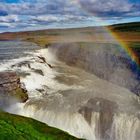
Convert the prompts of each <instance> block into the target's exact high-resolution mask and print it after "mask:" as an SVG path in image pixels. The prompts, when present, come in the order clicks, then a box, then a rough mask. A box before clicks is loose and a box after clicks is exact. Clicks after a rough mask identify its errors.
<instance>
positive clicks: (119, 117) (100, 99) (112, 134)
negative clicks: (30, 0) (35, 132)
mask: <svg viewBox="0 0 140 140" xmlns="http://www.w3.org/2000/svg"><path fill="white" fill-rule="evenodd" d="M59 49H61V47H60V48H59ZM100 50H102V49H100ZM74 52H75V50H74ZM101 52H102V51H101ZM64 53H67V51H66V50H65V52H64ZM0 54H1V55H0V71H5V70H13V71H16V72H17V73H19V74H20V76H21V81H22V82H23V83H24V84H25V87H26V88H27V90H28V94H29V100H28V101H27V102H26V103H25V104H22V103H17V104H14V105H12V106H10V107H9V108H6V110H7V111H9V112H11V113H15V114H20V115H23V116H28V117H32V118H35V119H37V120H40V121H42V122H45V123H47V124H48V125H50V126H54V127H57V128H60V129H62V130H64V131H67V132H69V133H70V134H72V135H74V136H76V137H79V138H85V139H88V140H139V139H140V103H139V97H138V96H136V95H135V94H134V93H133V92H132V91H131V90H130V89H128V88H126V86H125V85H124V86H120V84H116V83H115V82H112V81H110V79H107V78H101V77H100V76H98V74H95V75H94V74H93V73H94V72H96V71H93V73H91V72H90V73H89V72H88V71H87V72H86V71H85V70H84V68H80V67H79V68H78V67H74V65H71V66H70V65H68V63H67V61H65V62H62V61H59V60H58V58H59V59H60V56H58V51H57V50H56V49H47V48H46V49H39V48H38V47H37V46H36V45H35V44H32V43H27V42H2V43H0ZM60 54H61V53H60ZM60 54H59V55H60ZM98 54H100V53H99V52H96V56H97V55H98ZM88 55H89V54H88ZM70 56H71V57H72V56H73V55H70ZM70 56H69V57H70ZM102 56H103V54H102ZM105 56H106V55H105ZM63 57H64V59H66V58H65V57H66V56H63ZM67 57H68V55H67ZM82 57H83V55H82ZM85 57H86V56H85ZM90 59H91V58H90ZM60 60H62V56H61V59H60ZM99 60H100V61H99V62H100V64H101V60H106V61H109V60H108V59H104V58H101V57H100V59H99ZM92 61H96V62H97V61H98V59H94V60H92ZM78 63H79V62H78ZM121 65H122V64H121ZM93 66H94V65H93ZM100 66H101V65H100ZM96 67H97V68H96V70H98V65H97V64H96ZM118 67H119V68H120V65H119V66H118ZM121 67H122V66H121ZM99 69H100V68H99ZM119 70H120V69H119ZM122 72H124V67H123V71H122ZM126 73H128V72H127V69H126ZM115 74H118V73H115ZM107 75H109V74H107ZM115 76H116V75H115ZM127 76H128V78H129V76H130V75H127ZM125 77H126V76H125ZM133 80H134V79H133ZM125 81H127V80H125ZM134 81H135V80H134ZM134 81H133V82H134ZM129 82H131V81H129ZM135 82H136V84H137V82H139V81H137V80H136V81H135Z"/></svg>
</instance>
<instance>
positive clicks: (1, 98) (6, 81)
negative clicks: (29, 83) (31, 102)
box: [0, 72, 28, 106]
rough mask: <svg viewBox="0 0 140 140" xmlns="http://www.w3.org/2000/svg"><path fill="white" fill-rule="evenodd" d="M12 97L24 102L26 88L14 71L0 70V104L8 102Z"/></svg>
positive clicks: (26, 96)
mask: <svg viewBox="0 0 140 140" xmlns="http://www.w3.org/2000/svg"><path fill="white" fill-rule="evenodd" d="M12 98H13V99H14V100H17V101H19V102H26V101H27V100H28V94H27V90H26V89H25V87H24V86H23V85H22V84H21V82H20V77H19V76H18V75H17V74H16V73H15V72H0V106H1V105H4V104H9V103H10V102H11V99H12ZM3 103H4V104H3Z"/></svg>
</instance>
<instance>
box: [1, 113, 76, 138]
mask: <svg viewBox="0 0 140 140" xmlns="http://www.w3.org/2000/svg"><path fill="white" fill-rule="evenodd" d="M0 140H78V138H75V137H73V136H70V135H69V134H67V133H66V132H63V131H61V130H59V129H56V128H52V127H49V126H47V125H46V124H44V123H41V122H38V121H36V120H34V119H31V118H26V117H21V116H17V115H12V114H9V113H5V112H0Z"/></svg>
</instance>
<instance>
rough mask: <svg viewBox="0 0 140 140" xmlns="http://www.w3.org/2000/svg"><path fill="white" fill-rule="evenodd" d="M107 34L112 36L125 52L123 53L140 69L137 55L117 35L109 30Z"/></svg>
mask: <svg viewBox="0 0 140 140" xmlns="http://www.w3.org/2000/svg"><path fill="white" fill-rule="evenodd" d="M107 30H108V32H109V33H110V34H111V36H113V38H114V39H115V40H117V41H118V43H119V44H120V46H121V47H122V48H123V49H124V50H125V52H126V53H127V54H128V55H129V57H130V58H131V60H132V61H133V62H134V63H136V64H137V66H138V68H139V69H140V60H139V57H138V56H137V54H135V52H134V51H133V50H132V48H130V47H129V46H128V45H127V44H126V43H125V42H124V41H123V40H122V39H121V38H120V37H119V36H118V35H117V33H115V32H113V31H112V30H111V29H109V28H107Z"/></svg>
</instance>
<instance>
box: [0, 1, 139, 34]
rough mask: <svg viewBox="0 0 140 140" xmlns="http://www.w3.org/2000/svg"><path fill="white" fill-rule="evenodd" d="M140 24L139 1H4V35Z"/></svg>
mask: <svg viewBox="0 0 140 140" xmlns="http://www.w3.org/2000/svg"><path fill="white" fill-rule="evenodd" d="M133 21H140V1H139V0H0V32H7V31H21V30H37V29H46V28H68V27H69V28H71V27H83V26H97V25H108V24H115V23H123V22H133Z"/></svg>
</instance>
